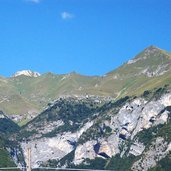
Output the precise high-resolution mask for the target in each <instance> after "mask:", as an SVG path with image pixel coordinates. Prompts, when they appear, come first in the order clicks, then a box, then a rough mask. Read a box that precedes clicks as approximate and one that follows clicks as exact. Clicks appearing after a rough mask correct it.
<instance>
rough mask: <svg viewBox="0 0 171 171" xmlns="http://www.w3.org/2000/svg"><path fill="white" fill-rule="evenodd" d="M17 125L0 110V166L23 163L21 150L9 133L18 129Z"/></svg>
mask: <svg viewBox="0 0 171 171" xmlns="http://www.w3.org/2000/svg"><path fill="white" fill-rule="evenodd" d="M19 129H20V128H19V126H18V125H17V124H16V123H14V122H13V121H11V120H10V119H9V118H8V117H7V116H5V115H4V113H3V112H2V111H0V167H15V166H16V165H19V166H21V165H22V164H24V160H23V155H22V151H21V149H20V147H19V144H18V143H17V142H16V141H15V140H14V138H11V140H10V139H9V137H10V136H11V135H13V134H14V133H16V132H17V131H19Z"/></svg>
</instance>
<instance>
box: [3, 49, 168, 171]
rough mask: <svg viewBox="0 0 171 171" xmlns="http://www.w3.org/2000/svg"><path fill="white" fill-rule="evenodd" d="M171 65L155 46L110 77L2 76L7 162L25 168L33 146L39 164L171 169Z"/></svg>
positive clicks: (129, 170) (35, 163) (141, 170)
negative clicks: (29, 150)
mask: <svg viewBox="0 0 171 171" xmlns="http://www.w3.org/2000/svg"><path fill="white" fill-rule="evenodd" d="M170 66H171V54H170V53H169V52H167V51H165V50H161V49H159V48H157V47H155V46H150V47H148V48H146V49H145V50H143V51H142V52H141V53H139V54H138V55H136V56H135V57H134V58H133V59H131V60H129V61H128V62H126V63H125V64H123V65H122V66H121V67H119V68H118V69H115V70H113V71H111V72H108V73H106V74H105V75H104V76H94V77H93V76H91V77H90V76H82V75H80V74H77V73H75V72H73V73H70V74H63V75H56V74H53V73H45V74H42V75H40V74H39V73H37V72H33V71H29V70H24V71H19V72H17V73H16V74H14V75H13V76H12V77H10V78H4V77H1V78H0V97H1V103H0V108H1V111H0V167H13V166H18V167H25V166H26V164H27V161H28V155H27V148H28V147H29V148H31V157H32V160H31V167H32V168H34V169H36V168H39V167H63V168H76V169H79V168H80V169H100V170H101V169H109V170H117V171H169V170H171V67H170ZM12 119H13V120H14V121H15V122H13V121H12ZM19 125H20V126H19ZM21 125H22V126H21Z"/></svg>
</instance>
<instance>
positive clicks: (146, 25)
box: [0, 0, 171, 76]
mask: <svg viewBox="0 0 171 171" xmlns="http://www.w3.org/2000/svg"><path fill="white" fill-rule="evenodd" d="M149 45H156V46H158V47H160V48H162V49H166V50H168V51H171V0H0V75H3V76H10V75H12V74H13V73H14V72H15V71H18V70H23V69H31V70H33V71H38V72H40V73H45V72H48V71H49V72H54V73H57V74H61V73H69V72H72V71H76V72H78V73H80V74H84V75H103V74H105V73H106V72H109V71H111V70H113V69H115V68H116V67H118V66H120V65H121V64H123V63H124V62H126V61H127V60H129V59H130V58H132V57H134V56H135V55H136V54H137V53H139V52H140V51H141V50H143V49H144V48H146V47H147V46H149Z"/></svg>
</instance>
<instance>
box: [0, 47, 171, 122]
mask: <svg viewBox="0 0 171 171" xmlns="http://www.w3.org/2000/svg"><path fill="white" fill-rule="evenodd" d="M170 64H171V54H170V53H169V52H166V51H164V50H161V49H159V48H157V47H155V46H150V47H148V48H146V49H145V50H143V51H142V52H141V53H139V54H138V55H137V56H135V57H134V58H133V59H131V60H130V61H128V62H127V63H125V64H124V65H122V66H121V67H119V68H118V69H115V70H114V71H111V72H109V73H107V74H106V75H105V76H102V77H101V76H94V77H93V76H83V75H80V74H77V73H75V72H72V73H69V74H62V75H57V74H53V73H45V74H43V75H40V74H39V73H36V72H31V71H27V72H26V71H20V72H18V74H15V77H10V78H4V77H1V78H0V108H1V110H2V111H4V113H6V114H7V115H8V116H10V118H11V119H13V120H15V121H16V122H19V123H20V124H24V123H25V122H27V121H28V120H31V119H32V118H34V117H35V116H36V115H37V114H38V113H40V112H41V111H42V110H43V109H45V108H46V107H47V104H48V103H53V101H55V100H56V99H57V98H59V97H66V96H73V97H74V96H75V97H77V96H79V97H81V96H86V95H89V96H100V97H112V98H116V99H119V98H121V97H124V96H127V95H140V94H142V93H143V92H144V91H145V90H152V89H154V88H156V87H161V86H163V85H166V84H168V85H170V83H171V67H170ZM23 73H25V74H23Z"/></svg>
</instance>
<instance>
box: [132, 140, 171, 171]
mask: <svg viewBox="0 0 171 171" xmlns="http://www.w3.org/2000/svg"><path fill="white" fill-rule="evenodd" d="M169 151H170V149H169V145H168V143H167V142H165V141H164V139H163V138H161V137H158V138H157V139H156V141H155V142H154V143H153V144H152V145H151V146H150V147H149V149H148V151H146V152H145V153H144V156H145V157H141V159H140V160H138V161H137V162H135V163H134V164H133V166H132V170H133V171H148V169H150V168H152V167H154V166H155V165H156V162H157V161H160V160H161V159H162V158H164V157H165V156H166V155H167V154H168V153H169Z"/></svg>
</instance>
